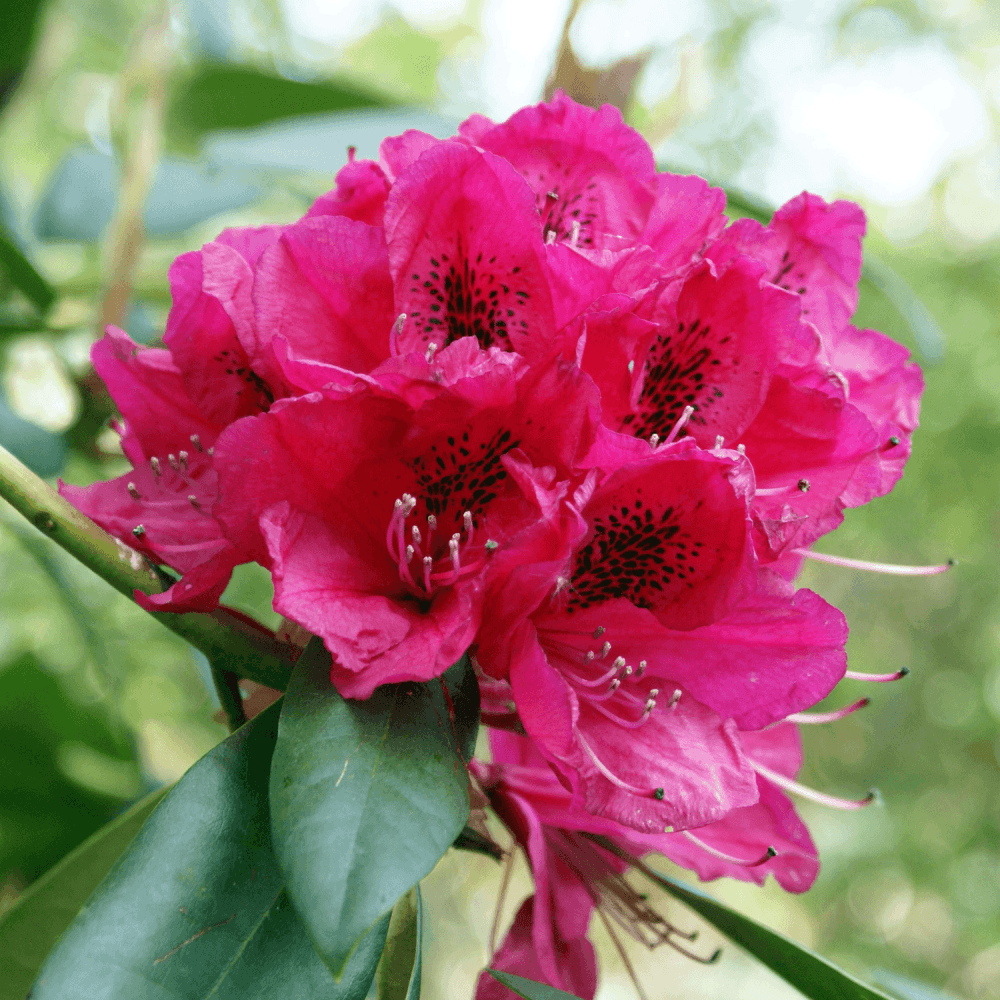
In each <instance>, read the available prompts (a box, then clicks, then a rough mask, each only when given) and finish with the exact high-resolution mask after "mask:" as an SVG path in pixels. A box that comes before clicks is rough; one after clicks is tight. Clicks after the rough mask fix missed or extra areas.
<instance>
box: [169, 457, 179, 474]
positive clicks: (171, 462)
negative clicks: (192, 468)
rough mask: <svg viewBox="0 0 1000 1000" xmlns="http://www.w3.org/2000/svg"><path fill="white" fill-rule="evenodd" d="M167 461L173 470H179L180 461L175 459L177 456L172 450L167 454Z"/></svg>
mask: <svg viewBox="0 0 1000 1000" xmlns="http://www.w3.org/2000/svg"><path fill="white" fill-rule="evenodd" d="M167 462H168V463H169V465H170V468H171V469H173V470H174V472H180V471H181V463H180V462H178V461H177V456H176V455H175V454H174V453H173V452H171V453H170V454H169V455H167Z"/></svg>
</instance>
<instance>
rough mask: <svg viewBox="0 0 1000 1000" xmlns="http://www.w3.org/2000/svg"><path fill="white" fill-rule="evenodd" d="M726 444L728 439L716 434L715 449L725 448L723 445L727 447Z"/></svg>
mask: <svg viewBox="0 0 1000 1000" xmlns="http://www.w3.org/2000/svg"><path fill="white" fill-rule="evenodd" d="M725 443H726V439H725V438H724V437H723V436H722V435H721V434H716V435H715V447H716V448H721V447H723V445H725Z"/></svg>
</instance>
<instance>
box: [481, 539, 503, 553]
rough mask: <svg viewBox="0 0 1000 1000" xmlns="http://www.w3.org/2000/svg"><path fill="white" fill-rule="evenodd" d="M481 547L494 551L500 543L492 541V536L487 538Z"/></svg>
mask: <svg viewBox="0 0 1000 1000" xmlns="http://www.w3.org/2000/svg"><path fill="white" fill-rule="evenodd" d="M483 548H484V549H486V551H487V552H496V550H497V549H498V548H500V543H499V542H494V541H493V539H492V538H487V539H486V544H485V545H484V546H483Z"/></svg>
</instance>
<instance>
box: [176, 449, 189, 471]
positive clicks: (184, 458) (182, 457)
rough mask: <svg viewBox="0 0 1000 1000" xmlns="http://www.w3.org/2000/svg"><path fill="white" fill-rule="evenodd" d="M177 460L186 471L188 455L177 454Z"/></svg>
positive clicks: (184, 453)
mask: <svg viewBox="0 0 1000 1000" xmlns="http://www.w3.org/2000/svg"><path fill="white" fill-rule="evenodd" d="M177 458H178V459H179V460H180V463H181V468H182V469H186V468H187V467H188V453H187V452H186V451H179V452H177Z"/></svg>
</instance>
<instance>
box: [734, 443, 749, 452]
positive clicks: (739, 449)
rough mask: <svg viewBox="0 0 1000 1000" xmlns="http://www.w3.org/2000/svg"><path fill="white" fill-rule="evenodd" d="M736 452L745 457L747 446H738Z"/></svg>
mask: <svg viewBox="0 0 1000 1000" xmlns="http://www.w3.org/2000/svg"><path fill="white" fill-rule="evenodd" d="M736 450H737V451H738V452H739V453H740V454H741V455H745V454H746V453H747V446H746V445H745V444H738V445H737V446H736Z"/></svg>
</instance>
